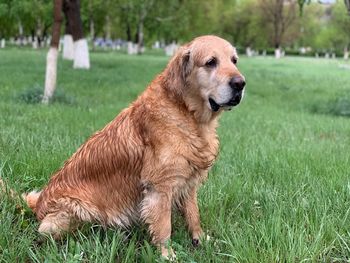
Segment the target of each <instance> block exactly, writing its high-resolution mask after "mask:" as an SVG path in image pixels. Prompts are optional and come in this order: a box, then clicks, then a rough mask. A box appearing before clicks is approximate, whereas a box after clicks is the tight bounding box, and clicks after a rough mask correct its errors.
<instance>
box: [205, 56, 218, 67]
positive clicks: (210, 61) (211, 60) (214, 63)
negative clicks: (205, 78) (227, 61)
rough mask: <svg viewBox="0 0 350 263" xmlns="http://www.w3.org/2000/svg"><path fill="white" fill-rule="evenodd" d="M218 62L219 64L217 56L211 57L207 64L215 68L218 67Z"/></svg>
mask: <svg viewBox="0 0 350 263" xmlns="http://www.w3.org/2000/svg"><path fill="white" fill-rule="evenodd" d="M216 64H217V61H216V58H211V59H209V60H208V61H207V62H206V63H205V66H207V67H208V68H214V67H216Z"/></svg>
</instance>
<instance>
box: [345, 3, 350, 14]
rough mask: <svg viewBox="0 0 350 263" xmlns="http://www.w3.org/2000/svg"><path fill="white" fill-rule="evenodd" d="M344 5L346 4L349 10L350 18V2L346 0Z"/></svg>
mask: <svg viewBox="0 0 350 263" xmlns="http://www.w3.org/2000/svg"><path fill="white" fill-rule="evenodd" d="M344 3H345V5H346V8H347V10H348V14H349V16H350V0H344Z"/></svg>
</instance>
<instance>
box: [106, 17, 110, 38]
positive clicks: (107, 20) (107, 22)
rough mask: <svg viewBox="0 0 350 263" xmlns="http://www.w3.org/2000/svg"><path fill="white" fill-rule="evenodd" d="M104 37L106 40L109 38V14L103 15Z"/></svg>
mask: <svg viewBox="0 0 350 263" xmlns="http://www.w3.org/2000/svg"><path fill="white" fill-rule="evenodd" d="M105 38H106V40H109V39H111V19H110V17H109V15H106V17H105Z"/></svg>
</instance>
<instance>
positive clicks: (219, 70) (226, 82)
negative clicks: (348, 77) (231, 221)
mask: <svg viewBox="0 0 350 263" xmlns="http://www.w3.org/2000/svg"><path fill="white" fill-rule="evenodd" d="M237 59H238V58H237V54H236V51H235V49H234V48H233V47H232V45H231V44H230V43H228V42H227V41H225V40H223V39H221V38H219V37H216V36H202V37H198V38H196V39H194V40H193V41H191V42H190V43H188V44H186V45H184V46H183V47H181V48H180V49H179V50H178V52H177V53H176V54H175V55H174V57H173V58H172V59H171V61H170V62H169V63H168V65H167V67H166V68H165V70H164V71H163V72H162V73H161V74H159V75H158V76H157V77H156V78H155V79H154V80H153V81H152V82H151V84H150V85H149V86H148V87H147V89H146V90H145V91H144V92H143V93H142V94H141V95H140V96H139V97H138V98H137V100H136V101H135V102H133V103H132V104H131V105H130V106H129V107H128V108H127V109H125V110H123V111H122V112H121V113H120V114H119V115H118V116H117V117H116V118H115V119H114V120H113V121H111V122H110V123H109V124H107V126H106V127H104V128H103V129H102V130H101V131H98V132H97V133H95V134H94V135H93V136H91V137H90V138H89V139H88V140H87V141H86V142H85V143H84V144H83V145H82V146H81V147H80V148H79V149H78V150H77V152H76V153H74V154H73V156H72V157H71V158H70V159H69V160H67V161H66V162H65V164H64V166H63V167H62V168H61V169H60V170H58V171H57V172H56V173H55V174H54V175H53V176H52V178H51V179H50V181H49V183H48V184H47V186H46V187H45V188H44V189H43V190H42V191H40V192H31V193H29V194H26V195H24V198H25V200H26V201H27V203H28V205H29V206H30V207H31V208H32V210H33V211H34V212H35V214H36V216H37V218H38V220H39V221H40V222H41V223H40V227H39V232H41V233H49V234H52V235H53V236H55V237H59V236H60V234H61V233H62V232H64V231H68V230H72V228H74V227H76V226H77V225H78V224H79V222H83V221H89V222H99V223H101V224H103V225H112V226H113V225H119V226H123V227H125V226H128V225H130V224H132V223H133V222H138V221H141V222H144V223H146V224H147V225H148V226H149V231H150V234H151V236H152V242H153V243H154V244H155V245H157V246H159V247H160V248H161V252H162V255H163V256H168V257H170V256H173V252H172V251H171V250H168V249H167V248H166V247H165V244H166V243H167V241H168V240H169V238H170V234H171V211H172V207H173V206H174V205H176V207H178V208H179V209H180V210H181V212H182V214H183V215H184V217H185V219H186V222H187V224H188V228H189V231H190V233H191V235H192V238H193V242H194V244H198V242H199V239H200V238H201V236H202V235H203V231H202V229H201V226H200V218H199V211H198V205H197V189H198V187H199V186H200V184H201V182H203V181H204V180H205V179H206V178H207V174H208V170H209V169H210V167H211V166H212V165H213V163H214V161H215V159H216V157H217V155H218V149H219V141H218V137H217V133H216V128H217V120H218V116H219V115H220V113H221V112H222V111H223V110H230V109H231V108H232V107H234V106H236V105H237V104H238V103H239V102H240V100H241V98H242V96H243V92H244V85H245V82H244V77H243V76H242V75H241V74H240V72H239V71H238V69H237V66H236V62H237ZM169 253H171V254H169Z"/></svg>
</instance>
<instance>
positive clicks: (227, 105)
mask: <svg viewBox="0 0 350 263" xmlns="http://www.w3.org/2000/svg"><path fill="white" fill-rule="evenodd" d="M241 99H242V96H241V95H236V96H234V97H233V98H231V99H230V100H229V101H228V102H227V103H224V104H218V103H217V102H216V101H215V100H214V99H212V98H209V104H210V107H211V109H212V111H214V112H217V111H218V110H219V109H220V108H223V109H224V110H231V109H232V107H234V106H237V105H238V104H239V103H240V102H241Z"/></svg>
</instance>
